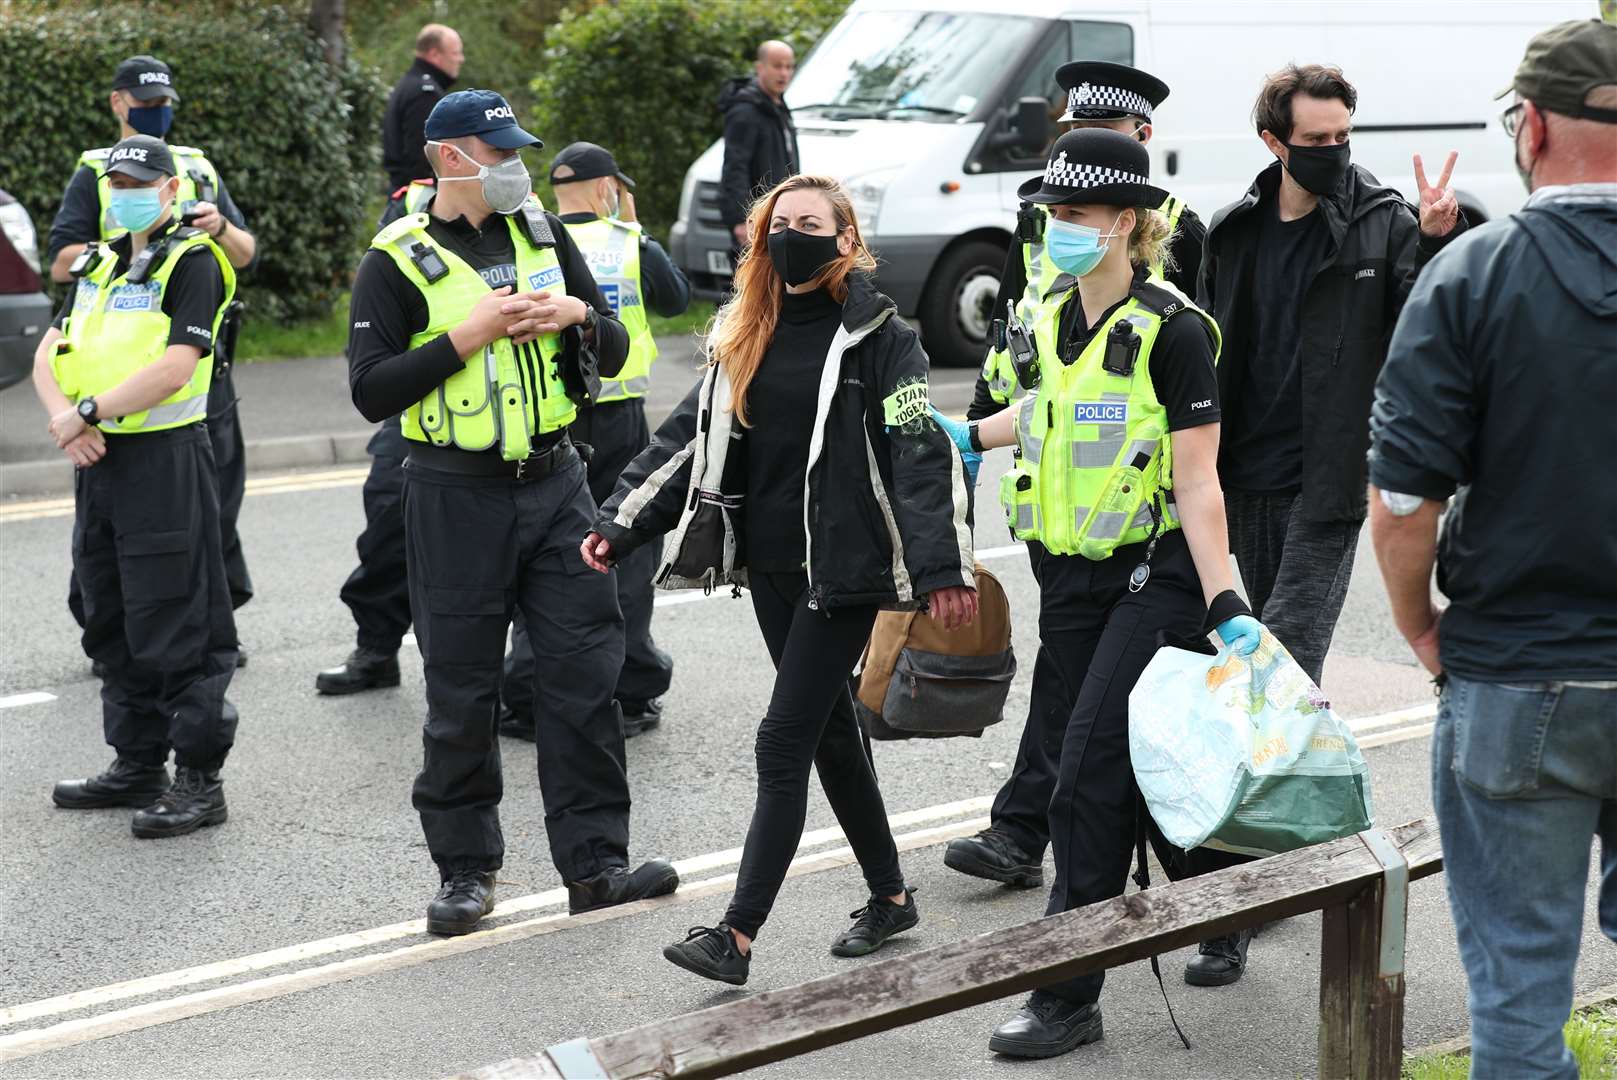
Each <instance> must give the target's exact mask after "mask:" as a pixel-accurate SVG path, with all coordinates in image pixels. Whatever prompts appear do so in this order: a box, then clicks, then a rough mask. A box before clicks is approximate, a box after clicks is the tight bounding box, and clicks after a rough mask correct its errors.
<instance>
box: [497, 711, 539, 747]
mask: <svg viewBox="0 0 1617 1080" xmlns="http://www.w3.org/2000/svg"><path fill="white" fill-rule="evenodd" d="M500 734H501V735H504V736H506V737H507V738H511V739H521V740H522V741H523V742H537V741H538V739H539V736H538V732H537V725H536V724H535V723H534V720H533V714H532V713H529V714H528V715H527V716H518V715H517V714H516V713H514V712H512V711H511V710H510V709H507V708H506V707H505V706H504V705H501V706H500Z"/></svg>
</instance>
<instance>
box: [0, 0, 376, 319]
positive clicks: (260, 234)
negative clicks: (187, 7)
mask: <svg viewBox="0 0 1617 1080" xmlns="http://www.w3.org/2000/svg"><path fill="white" fill-rule="evenodd" d="M304 17H305V11H304V9H303V8H302V7H301V6H300V7H296V8H291V9H288V8H282V7H278V6H258V5H255V4H231V5H229V6H228V7H224V6H223V5H222V6H221V9H214V10H210V11H208V13H207V14H206V15H201V14H199V12H198V11H197V10H196V9H195V8H193V10H191V11H189V12H184V13H182V12H177V11H174V10H173V8H172V7H168V6H151V7H147V6H143V5H142V6H137V5H133V4H128V3H124V4H108V5H106V6H102V7H98V8H88V9H87V8H84V7H79V6H74V7H69V8H57V9H54V10H45V11H42V12H41V11H39V10H38V9H35V10H34V12H32V13H30V12H28V11H27V10H21V11H20V10H19V9H18V8H17V7H13V8H12V9H11V10H9V11H8V12H7V14H6V17H5V18H3V19H0V146H5V147H7V163H6V168H5V170H4V179H3V181H0V184H3V185H4V187H5V188H6V190H8V191H9V192H10V193H11V194H12V195H13V196H15V197H16V198H17V199H18V200H19V201H21V202H22V204H23V205H24V206H26V207H27V208H28V210H29V213H30V214H31V215H32V217H33V218H34V221H35V224H36V225H37V226H38V227H39V229H40V232H41V237H40V240H41V247H42V248H43V246H44V235H43V234H44V231H45V230H46V229H47V228H48V227H49V223H50V221H51V219H52V218H53V217H54V216H55V214H56V210H57V207H58V205H59V204H60V202H61V196H62V190H63V188H64V187H65V186H66V184H67V181H68V178H69V176H70V175H71V173H72V170H73V167H74V163H75V162H76V161H77V160H78V156H79V154H80V153H81V152H82V151H83V150H85V149H87V148H89V147H95V146H106V145H107V144H108V143H110V142H112V141H113V140H114V139H115V138H116V137H117V121H116V119H115V118H114V117H113V116H112V115H111V113H110V111H109V110H108V107H107V94H108V90H109V85H110V83H111V82H112V71H113V68H114V67H116V65H117V64H118V62H119V61H120V60H123V59H124V58H126V57H128V56H132V55H134V54H136V53H150V54H153V55H155V56H157V57H158V58H160V59H162V60H164V61H165V62H166V63H168V64H169V65H170V66H171V67H172V68H173V69H174V75H175V82H176V84H177V88H178V89H179V92H180V96H181V99H182V100H181V102H180V105H179V107H178V108H177V109H176V110H175V114H174V127H173V129H172V130H171V131H170V132H169V138H170V139H171V140H172V141H173V142H175V143H177V144H181V145H194V146H199V147H201V148H203V149H205V150H206V151H207V152H208V156H209V159H210V160H212V161H213V163H214V164H215V166H216V167H217V168H218V169H219V172H220V175H221V176H222V177H223V178H224V181H225V184H226V186H227V187H228V188H229V190H230V194H231V197H232V198H234V199H235V201H236V203H237V205H239V206H240V207H241V210H242V213H243V214H244V215H246V218H247V224H248V228H249V229H250V230H251V231H252V232H253V233H254V235H255V236H256V237H257V239H258V250H259V262H258V265H257V267H256V268H255V269H254V271H253V272H252V273H251V274H249V275H246V276H245V277H244V279H243V283H242V288H241V295H242V296H243V297H244V298H245V299H246V300H247V303H248V305H249V308H248V310H249V318H252V319H278V320H282V319H288V318H301V317H307V316H313V315H320V314H324V313H325V312H326V311H329V309H330V305H331V302H332V301H333V299H334V298H335V297H336V296H337V295H338V294H339V293H340V292H341V290H342V289H343V288H345V287H346V285H347V282H348V279H349V275H350V274H351V273H352V271H353V268H354V264H355V263H356V261H357V259H358V256H359V253H360V251H361V250H362V245H363V242H364V240H365V239H367V238H368V236H369V234H370V231H371V228H372V226H373V225H374V206H373V205H372V204H373V203H374V201H375V196H376V194H377V193H378V192H379V191H380V187H381V180H380V178H379V177H380V172H379V159H380V149H379V145H378V144H379V139H378V134H377V133H378V131H379V125H380V123H381V114H382V108H383V104H384V102H385V100H386V87H384V86H383V85H382V84H381V82H380V81H379V79H378V78H377V76H376V75H375V74H374V73H371V72H367V71H364V70H362V69H361V68H360V67H359V66H358V65H357V64H350V65H349V66H348V67H347V69H345V70H337V69H333V68H332V67H331V66H330V65H329V64H327V63H326V61H325V58H324V55H323V53H322V52H321V50H320V47H319V45H318V44H317V42H316V41H315V40H314V38H313V36H312V35H311V34H310V33H309V31H308V29H307V27H306V25H305V23H304Z"/></svg>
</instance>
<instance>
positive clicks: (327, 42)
mask: <svg viewBox="0 0 1617 1080" xmlns="http://www.w3.org/2000/svg"><path fill="white" fill-rule="evenodd" d="M346 7H347V4H346V2H345V0H309V28H310V29H311V30H313V31H314V36H315V37H317V38H319V39H320V43H321V45H323V46H324V47H325V50H326V62H327V63H329V64H330V65H331V66H332V67H336V68H340V67H342V66H343V64H344V62H345V60H346V58H347V54H346V48H347V45H346V42H345V40H344V37H343V21H344V17H345V16H346V14H347V11H346Z"/></svg>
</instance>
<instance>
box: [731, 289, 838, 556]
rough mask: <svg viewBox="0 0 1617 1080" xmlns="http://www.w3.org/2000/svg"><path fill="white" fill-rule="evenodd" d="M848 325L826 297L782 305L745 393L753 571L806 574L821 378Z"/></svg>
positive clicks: (819, 293)
mask: <svg viewBox="0 0 1617 1080" xmlns="http://www.w3.org/2000/svg"><path fill="white" fill-rule="evenodd" d="M841 321H842V306H841V305H840V304H838V303H837V302H836V300H835V299H833V298H832V296H831V294H830V293H828V292H826V291H825V290H824V289H815V290H814V291H813V292H811V293H803V294H801V295H796V296H794V295H792V294H791V293H787V294H786V295H785V296H784V297H783V298H782V303H781V310H780V322H779V323H778V324H776V326H775V336H774V337H773V338H772V339H770V342H769V347H768V348H767V349H766V350H765V351H764V358H763V361H762V362H761V363H760V364H759V365H758V372H757V374H756V375H754V376H753V378H752V384H751V386H750V387H749V388H748V390H747V420H748V422H749V423H750V424H751V425H752V426H751V427H749V428H748V429H747V503H746V511H745V514H746V537H747V553H746V556H747V566H748V567H749V568H750V569H753V570H759V571H763V572H766V573H792V572H801V571H802V569H803V564H804V563H805V562H806V561H807V559H808V548H807V544H806V542H805V539H804V526H803V487H804V483H805V482H806V480H807V474H808V455H809V443H810V442H812V441H813V439H814V416H815V413H816V412H817V411H818V403H819V397H820V375H821V373H822V372H824V370H825V355H826V353H827V352H828V351H829V350H830V348H831V339H832V338H834V337H836V333H837V326H838V325H839V324H840V323H841Z"/></svg>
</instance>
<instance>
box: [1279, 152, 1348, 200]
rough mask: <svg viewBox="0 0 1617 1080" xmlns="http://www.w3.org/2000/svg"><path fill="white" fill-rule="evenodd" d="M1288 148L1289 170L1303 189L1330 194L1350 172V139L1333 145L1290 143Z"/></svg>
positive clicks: (1287, 168) (1318, 193)
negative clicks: (1297, 144) (1347, 141)
mask: <svg viewBox="0 0 1617 1080" xmlns="http://www.w3.org/2000/svg"><path fill="white" fill-rule="evenodd" d="M1286 149H1287V150H1289V151H1291V155H1290V158H1291V160H1289V161H1288V162H1286V171H1287V172H1289V173H1290V174H1291V178H1292V179H1293V180H1295V181H1297V183H1298V184H1299V185H1301V187H1302V189H1303V190H1304V191H1310V192H1313V193H1314V194H1315V195H1329V194H1330V193H1331V192H1333V191H1335V190H1336V189H1337V188H1338V187H1339V186H1341V183H1342V178H1343V177H1344V176H1346V175H1347V171H1348V165H1349V164H1350V156H1349V144H1348V143H1337V144H1335V145H1334V146H1293V145H1291V143H1287V144H1286Z"/></svg>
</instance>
